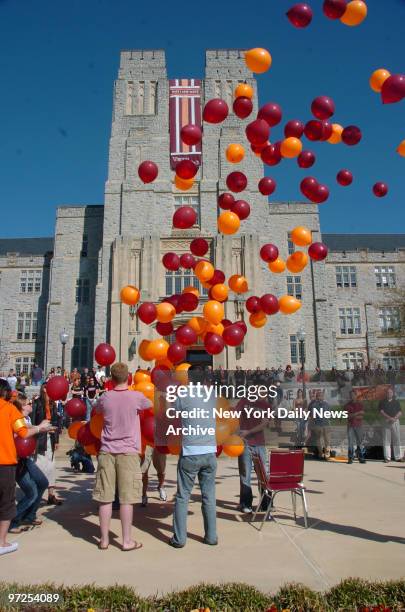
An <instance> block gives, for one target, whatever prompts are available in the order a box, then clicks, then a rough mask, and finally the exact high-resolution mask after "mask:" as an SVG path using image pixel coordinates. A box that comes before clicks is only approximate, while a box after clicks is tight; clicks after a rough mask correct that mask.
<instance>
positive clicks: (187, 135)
mask: <svg viewBox="0 0 405 612" xmlns="http://www.w3.org/2000/svg"><path fill="white" fill-rule="evenodd" d="M180 138H181V139H182V141H183V142H184V144H186V145H189V146H190V147H191V146H193V145H196V144H198V143H199V142H201V138H202V131H201V128H200V126H199V125H195V124H193V123H189V124H187V125H183V127H182V128H181V130H180Z"/></svg>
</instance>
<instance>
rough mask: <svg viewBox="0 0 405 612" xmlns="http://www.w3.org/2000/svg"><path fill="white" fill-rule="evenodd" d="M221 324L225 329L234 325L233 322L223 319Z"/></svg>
mask: <svg viewBox="0 0 405 612" xmlns="http://www.w3.org/2000/svg"><path fill="white" fill-rule="evenodd" d="M221 323H222V325H223V326H224V327H229V325H233V323H232V321H230V320H229V319H222V321H221Z"/></svg>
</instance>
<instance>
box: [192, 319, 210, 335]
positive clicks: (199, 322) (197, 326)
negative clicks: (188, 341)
mask: <svg viewBox="0 0 405 612" xmlns="http://www.w3.org/2000/svg"><path fill="white" fill-rule="evenodd" d="M188 325H190V327H192V328H193V329H194V331H195V333H196V334H197V336H201V335H202V334H203V333H204V332H205V330H206V329H207V321H206V320H205V319H203V317H192V318H191V319H189V321H188Z"/></svg>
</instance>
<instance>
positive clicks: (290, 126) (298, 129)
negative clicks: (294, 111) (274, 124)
mask: <svg viewBox="0 0 405 612" xmlns="http://www.w3.org/2000/svg"><path fill="white" fill-rule="evenodd" d="M304 129H305V125H304V124H303V123H302V121H299V120H298V119H291V120H290V121H288V122H287V123H286V124H285V126H284V136H285V137H286V138H301V136H302V135H303V133H304Z"/></svg>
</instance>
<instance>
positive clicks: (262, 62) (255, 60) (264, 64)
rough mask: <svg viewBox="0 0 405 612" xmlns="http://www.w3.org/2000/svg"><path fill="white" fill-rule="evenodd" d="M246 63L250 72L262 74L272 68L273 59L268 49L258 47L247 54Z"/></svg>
mask: <svg viewBox="0 0 405 612" xmlns="http://www.w3.org/2000/svg"><path fill="white" fill-rule="evenodd" d="M245 62H246V66H247V67H248V68H249V70H251V71H252V72H255V73H257V74H261V73H263V72H267V70H268V69H269V68H270V66H271V62H272V59H271V55H270V53H269V52H268V51H267V49H261V48H259V47H256V48H255V49H249V51H246V52H245Z"/></svg>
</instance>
